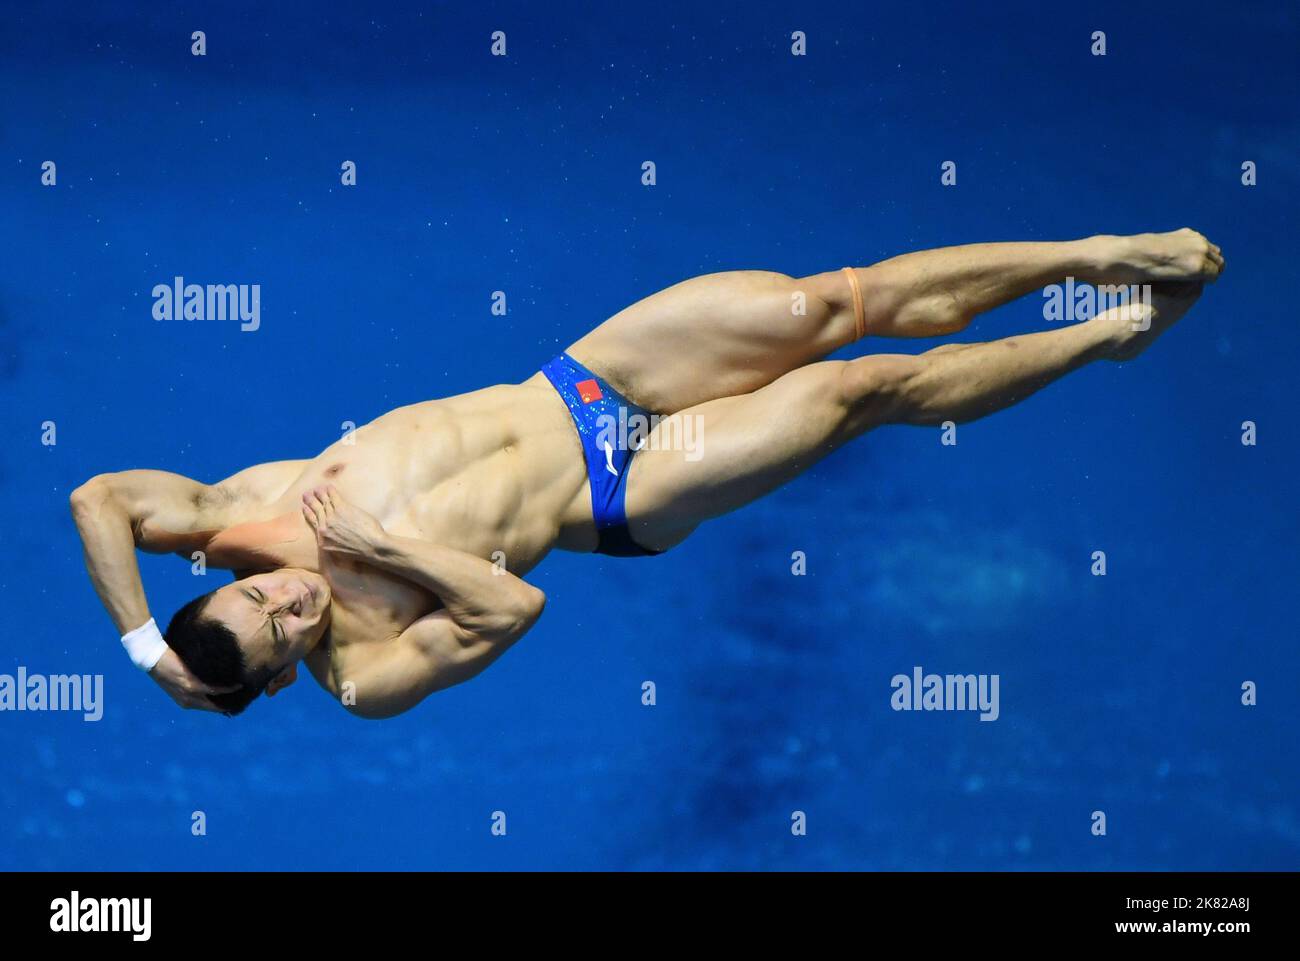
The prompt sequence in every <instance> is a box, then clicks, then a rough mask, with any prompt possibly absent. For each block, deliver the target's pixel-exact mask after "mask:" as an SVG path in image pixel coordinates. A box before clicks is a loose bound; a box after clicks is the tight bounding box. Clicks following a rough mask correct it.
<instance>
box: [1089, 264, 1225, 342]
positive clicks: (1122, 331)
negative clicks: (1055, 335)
mask: <svg viewBox="0 0 1300 961" xmlns="http://www.w3.org/2000/svg"><path fill="white" fill-rule="evenodd" d="M1201 290H1202V286H1201V284H1200V283H1198V282H1186V283H1162V284H1152V285H1151V302H1150V303H1149V304H1144V303H1140V302H1137V301H1134V302H1133V303H1130V304H1123V305H1121V306H1118V307H1112V308H1110V309H1109V310H1107V311H1104V312H1103V313H1100V314H1098V315H1097V316H1096V317H1095V318H1093V321H1092V322H1093V323H1096V324H1098V325H1099V326H1101V327H1103V328H1105V330H1106V332H1107V343H1108V345H1109V349H1108V352H1107V358H1108V359H1109V360H1121V361H1122V360H1132V359H1133V358H1134V357H1136V356H1137V355H1138V354H1140V353H1142V351H1144V350H1146V349H1147V348H1148V347H1150V346H1151V345H1152V344H1153V343H1155V340H1156V338H1157V337H1159V336H1160V335H1161V334H1163V333H1164V332H1165V331H1166V330H1168V329H1169V328H1170V327H1172V326H1173V325H1174V323H1175V322H1176V321H1177V320H1178V319H1179V318H1180V317H1182V316H1183V314H1185V313H1187V311H1189V310H1190V309H1191V307H1192V304H1194V303H1196V299H1197V298H1198V297H1200V296H1201Z"/></svg>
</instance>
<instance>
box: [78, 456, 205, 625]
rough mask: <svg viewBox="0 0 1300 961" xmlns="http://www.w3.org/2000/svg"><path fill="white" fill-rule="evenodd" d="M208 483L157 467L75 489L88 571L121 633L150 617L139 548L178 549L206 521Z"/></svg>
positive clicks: (106, 477) (97, 479) (101, 476)
mask: <svg viewBox="0 0 1300 961" xmlns="http://www.w3.org/2000/svg"><path fill="white" fill-rule="evenodd" d="M208 490H210V488H208V486H207V485H206V484H200V483H199V482H198V481H194V480H191V479H190V478H188V477H182V476H180V475H179V474H169V473H167V472H165V471H156V470H129V471H122V472H120V473H116V474H99V475H98V476H96V477H92V478H91V479H90V480H88V481H86V483H84V484H82V485H81V486H80V487H78V488H77V489H76V490H75V491H73V492H72V496H71V498H69V505H70V506H71V508H72V519H73V520H74V521H75V522H76V525H77V531H78V533H80V534H81V544H82V550H83V552H84V553H85V558H86V569H87V570H88V571H89V572H90V580H91V583H93V584H94V585H95V591H96V593H97V594H99V599H100V601H101V602H102V603H103V605H104V607H105V609H106V610H107V611H108V616H109V617H111V618H112V619H113V623H114V624H115V625H117V629H118V632H119V633H121V634H125V633H126V632H127V631H130V630H133V629H135V628H137V627H139V626H140V625H141V624H143V623H145V622H146V621H148V620H149V605H148V603H147V602H146V601H145V597H144V585H143V584H142V583H141V581H140V568H139V566H138V565H137V564H136V560H135V549H136V548H137V547H138V548H140V549H141V550H146V551H153V552H158V553H161V552H165V551H169V550H175V549H177V547H178V546H179V543H178V540H179V539H180V538H182V537H185V536H186V535H189V534H191V533H192V532H193V531H194V530H195V528H196V526H197V522H198V521H199V520H200V519H201V517H202V514H203V511H202V504H203V499H204V497H205V496H206V494H205V492H207V491H208Z"/></svg>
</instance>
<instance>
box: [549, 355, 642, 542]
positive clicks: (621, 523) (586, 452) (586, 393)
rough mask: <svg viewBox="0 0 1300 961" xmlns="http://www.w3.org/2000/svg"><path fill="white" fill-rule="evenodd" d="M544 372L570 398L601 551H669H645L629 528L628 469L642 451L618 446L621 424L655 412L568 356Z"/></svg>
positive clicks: (562, 356) (551, 362) (555, 360)
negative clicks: (633, 538)
mask: <svg viewBox="0 0 1300 961" xmlns="http://www.w3.org/2000/svg"><path fill="white" fill-rule="evenodd" d="M542 373H543V374H545V375H546V379H547V380H549V381H550V382H551V386H552V387H554V388H555V390H556V391H557V392H558V393H559V395H560V396H561V397H563V398H564V402H565V403H566V404H567V405H568V407H569V413H570V414H572V415H573V426H574V427H576V428H577V430H578V438H579V440H581V441H582V454H583V457H584V458H585V459H586V461H587V477H588V479H589V480H590V481H591V515H592V517H593V518H595V521H596V534H597V536H598V537H599V540H598V542H597V545H596V553H597V554H611V555H613V556H615V557H645V556H648V555H652V554H661V553H663V552H662V551H652V550H650V549H649V548H645V547H642V546H641V545H640V544H638V543H637V542H636V541H634V540H632V535H631V533H630V532H629V531H628V529H627V508H626V506H625V503H624V501H625V499H626V497H627V471H628V467H630V466H631V464H632V455H633V454H635V453H636V451H635V450H630V449H628V445H627V444H625V443H619V442H618V438H619V437H620V436H621V435H620V434H619V431H618V428H617V426H616V425H618V424H626V423H627V421H628V419H629V418H631V417H632V416H633V415H636V414H640V415H642V416H644V417H647V418H648V417H649V416H650V412H649V411H647V410H646V409H645V408H644V407H638V406H637V405H636V404H634V403H632V402H631V401H630V400H628V399H627V398H626V397H624V396H623V395H622V394H620V393H619V392H618V391H616V390H615V389H614V388H613V387H611V386H610V385H609V383H608V382H607V381H606V380H605V379H604V378H602V377H598V376H596V375H595V374H593V373H592V372H591V371H589V370H588V369H587V368H586V367H583V366H582V364H580V363H578V362H577V361H576V360H574V359H573V358H572V357H570V356H569V355H568V354H560V356H558V357H556V358H555V359H553V360H551V361H549V362H548V363H547V364H546V366H545V367H543V368H542ZM620 409H621V410H620ZM620 413H621V415H622V416H621V418H620ZM611 441H613V442H611Z"/></svg>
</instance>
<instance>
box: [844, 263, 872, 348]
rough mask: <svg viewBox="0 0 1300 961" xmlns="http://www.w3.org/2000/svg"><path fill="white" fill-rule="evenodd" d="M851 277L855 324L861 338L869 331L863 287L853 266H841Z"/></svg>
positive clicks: (859, 338)
mask: <svg viewBox="0 0 1300 961" xmlns="http://www.w3.org/2000/svg"><path fill="white" fill-rule="evenodd" d="M841 269H842V270H843V271H844V274H845V276H847V277H848V278H849V289H850V290H852V291H853V326H854V328H855V329H856V330H857V332H858V335H857V337H856V338H855V339H856V340H861V339H862V337H863V335H864V334H866V332H867V311H866V308H865V307H863V306H862V288H861V287H860V286H858V275H857V273H856V271H854V269H853V268H852V267H843V268H841Z"/></svg>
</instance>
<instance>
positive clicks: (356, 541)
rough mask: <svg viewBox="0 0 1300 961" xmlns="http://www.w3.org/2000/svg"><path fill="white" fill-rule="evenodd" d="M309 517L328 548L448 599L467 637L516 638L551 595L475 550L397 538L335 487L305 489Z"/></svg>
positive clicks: (445, 604)
mask: <svg viewBox="0 0 1300 961" xmlns="http://www.w3.org/2000/svg"><path fill="white" fill-rule="evenodd" d="M303 516H304V517H305V518H306V519H307V523H308V524H310V525H311V527H312V528H313V529H314V530H315V531H316V539H317V542H318V543H319V545H320V547H321V549H322V550H324V551H327V552H329V553H331V554H335V555H340V556H344V557H351V558H354V559H356V560H361V561H364V562H366V563H368V564H370V565H372V566H374V567H377V568H379V569H380V570H384V571H387V572H388V573H390V574H395V575H396V576H398V577H401V578H404V579H405V580H409V581H411V582H413V583H415V584H418V585H420V586H421V587H423V588H424V589H425V590H427V591H429V592H430V593H432V594H434V595H435V596H436V597H437V598H438V599H439V600H441V601H442V604H443V608H444V609H445V611H446V613H447V615H448V616H449V617H450V618H451V621H452V623H453V624H454V625H455V626H456V628H457V629H458V630H459V631H461V632H462V633H464V634H465V635H466V636H473V637H476V638H480V639H492V638H497V637H511V638H514V637H517V636H519V635H520V634H522V633H523V632H524V631H526V630H527V629H528V627H529V626H531V625H532V623H533V622H534V621H536V620H537V618H538V617H539V616H540V615H541V613H542V607H543V605H544V604H545V595H543V594H542V592H541V591H539V590H538V589H537V588H535V587H533V586H532V585H531V584H528V583H526V582H525V581H523V580H521V579H520V578H518V577H516V576H515V575H514V574H511V573H510V572H509V571H506V570H505V569H503V568H500V567H497V566H495V565H493V564H491V563H489V562H488V561H485V560H483V558H481V557H475V556H474V555H473V554H467V553H465V552H464V551H458V550H456V549H454V548H451V547H444V546H442V545H439V544H432V543H430V542H428V541H423V540H418V539H416V538H412V537H395V536H394V535H392V534H389V533H388V532H387V531H385V530H384V529H383V527H382V526H380V524H379V522H378V521H376V520H375V519H374V518H373V517H371V516H370V515H369V514H367V513H366V512H365V511H363V510H361V509H360V508H359V507H356V506H355V505H354V504H351V503H349V502H348V501H346V500H344V499H343V497H342V496H341V495H340V494H339V493H338V491H337V490H335V489H334V488H333V487H329V486H327V487H319V488H316V489H314V490H311V491H308V492H307V493H306V494H304V495H303Z"/></svg>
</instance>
